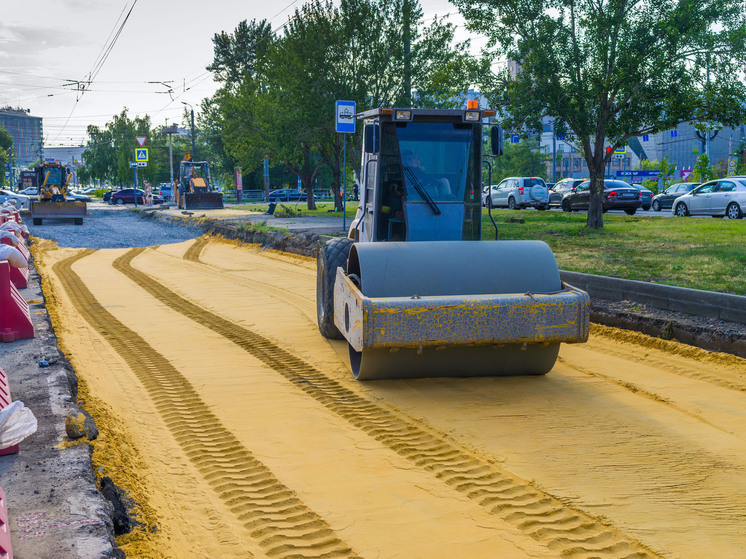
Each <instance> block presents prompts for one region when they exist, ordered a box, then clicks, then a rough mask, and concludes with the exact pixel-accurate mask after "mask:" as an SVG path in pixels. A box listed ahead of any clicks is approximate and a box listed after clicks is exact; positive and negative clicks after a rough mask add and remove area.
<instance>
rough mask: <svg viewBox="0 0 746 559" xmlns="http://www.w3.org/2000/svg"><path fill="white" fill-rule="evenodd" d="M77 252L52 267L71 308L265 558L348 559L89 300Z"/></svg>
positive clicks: (134, 338)
mask: <svg viewBox="0 0 746 559" xmlns="http://www.w3.org/2000/svg"><path fill="white" fill-rule="evenodd" d="M93 252H94V251H93V250H90V249H89V250H85V251H83V252H81V253H80V254H77V255H75V256H72V257H70V258H67V259H65V260H62V261H60V262H58V263H56V264H54V266H53V268H52V269H53V271H54V273H55V274H56V275H57V276H58V277H59V278H60V281H61V282H62V284H63V286H64V288H65V289H66V291H67V293H68V295H69V296H70V299H71V301H72V302H73V305H74V306H75V308H76V309H77V310H78V312H79V313H80V314H81V315H82V316H83V318H84V319H85V320H86V321H87V322H88V323H89V324H90V325H91V326H92V327H93V328H95V329H96V330H97V331H98V332H100V333H101V334H102V336H104V338H105V339H106V340H107V342H108V343H109V344H110V345H111V346H112V347H113V348H114V349H115V350H116V351H117V353H119V354H120V355H121V356H122V358H123V359H124V360H125V361H126V362H127V364H128V366H129V367H130V368H131V369H132V371H133V373H134V374H135V375H136V376H137V378H138V380H139V381H140V382H141V383H142V385H143V386H144V387H145V389H146V390H147V392H148V394H149V395H150V397H151V398H152V400H153V403H154V405H155V407H156V409H157V410H158V414H159V416H160V417H161V419H162V420H163V422H164V423H165V424H166V426H167V427H168V429H169V431H170V432H171V433H172V435H173V436H174V438H175V439H176V441H177V442H178V443H179V445H180V446H181V447H182V449H183V450H184V453H185V454H186V455H187V457H188V458H189V460H190V461H191V462H192V463H193V464H195V466H196V467H197V469H198V471H199V472H200V473H201V474H202V476H203V477H204V478H205V480H206V481H207V483H208V484H209V486H210V487H211V488H212V489H213V491H215V493H216V494H217V495H218V496H219V497H220V499H221V500H222V501H223V502H224V503H225V504H226V505H227V506H228V508H229V509H230V510H231V511H232V512H233V513H234V514H235V515H236V517H237V518H238V519H239V520H240V521H241V522H242V523H243V525H244V527H245V528H246V529H247V530H248V531H249V533H250V535H251V537H253V538H254V539H256V540H257V541H258V543H259V544H260V545H261V546H262V548H263V549H265V550H266V553H267V555H269V556H273V557H287V558H289V557H301V556H302V557H319V558H321V557H324V558H335V557H354V556H356V555H355V553H354V552H353V551H352V550H351V548H350V547H349V546H348V545H346V544H345V543H344V542H342V541H341V540H340V539H339V538H338V537H337V536H336V534H335V533H334V531H333V530H332V529H331V528H330V527H329V526H328V524H327V523H326V522H325V521H324V520H323V519H322V518H321V517H320V516H319V515H318V514H316V513H315V512H313V511H312V510H311V509H309V508H308V507H307V506H306V505H304V504H303V503H302V502H301V501H300V499H298V497H297V496H296V495H295V493H294V492H293V491H292V490H290V489H289V488H287V487H285V486H284V485H283V484H282V483H281V482H280V481H279V480H278V479H277V478H276V477H275V476H274V475H273V474H272V472H271V471H270V470H269V469H268V468H267V467H266V466H265V465H264V464H263V463H261V462H260V461H259V460H257V459H256V458H254V456H253V455H252V454H251V453H250V452H249V451H248V450H247V449H246V448H244V447H243V446H242V445H241V443H240V442H239V441H238V439H236V437H235V436H234V435H233V434H232V433H231V432H230V431H229V430H228V429H226V428H225V427H224V426H223V425H222V424H221V423H220V421H219V420H218V418H217V417H216V416H215V415H214V414H213V413H212V412H211V411H210V409H209V407H208V406H207V405H206V404H205V402H204V401H202V399H201V398H200V396H199V394H198V392H197V391H196V390H195V389H194V388H193V387H192V385H191V384H190V383H189V381H188V380H187V379H186V378H184V376H183V375H182V374H181V373H180V372H179V371H178V370H177V369H176V368H174V366H173V365H171V363H170V362H169V361H168V360H167V359H166V358H165V357H164V356H163V355H161V354H160V353H158V352H156V351H155V350H154V349H153V348H152V347H151V346H149V345H148V343H147V342H146V341H145V340H144V339H143V338H142V337H140V336H139V335H138V334H137V333H136V332H134V331H133V330H131V329H129V328H128V327H127V326H125V325H124V324H122V323H121V322H120V321H118V320H117V319H116V318H115V317H114V316H113V315H112V314H111V313H109V312H108V311H106V310H105V309H104V308H103V307H102V306H101V305H100V304H99V303H98V302H97V301H96V299H95V298H94V296H93V294H92V293H91V292H90V291H89V290H88V288H87V287H86V286H85V284H84V283H83V281H82V280H81V278H80V277H79V276H78V275H77V274H76V273H75V272H74V271H73V270H72V265H73V264H74V263H75V262H77V261H78V260H80V259H81V258H84V257H86V256H88V255H89V254H91V253H93Z"/></svg>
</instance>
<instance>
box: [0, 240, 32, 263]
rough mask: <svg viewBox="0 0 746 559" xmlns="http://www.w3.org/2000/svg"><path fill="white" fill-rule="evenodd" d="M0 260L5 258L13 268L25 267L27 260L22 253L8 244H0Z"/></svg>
mask: <svg viewBox="0 0 746 559" xmlns="http://www.w3.org/2000/svg"><path fill="white" fill-rule="evenodd" d="M0 260H7V261H8V264H10V265H11V266H12V267H13V268H27V267H28V261H27V260H26V258H24V256H23V254H21V253H20V251H19V250H18V249H16V248H13V247H12V246H10V245H6V244H0Z"/></svg>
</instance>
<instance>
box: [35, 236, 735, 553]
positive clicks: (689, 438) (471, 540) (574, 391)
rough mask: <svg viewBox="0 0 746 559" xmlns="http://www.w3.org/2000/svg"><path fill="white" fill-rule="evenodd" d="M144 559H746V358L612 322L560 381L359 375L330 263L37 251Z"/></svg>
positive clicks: (249, 253)
mask: <svg viewBox="0 0 746 559" xmlns="http://www.w3.org/2000/svg"><path fill="white" fill-rule="evenodd" d="M35 250H36V264H37V267H38V268H39V269H40V271H41V272H42V275H43V277H45V281H46V285H45V292H46V295H47V298H48V305H49V308H50V314H51V315H52V316H53V320H54V323H55V328H56V331H57V335H58V336H59V338H60V341H61V344H62V346H63V349H64V351H65V352H66V353H67V354H68V357H69V359H70V360H71V361H72V363H73V365H74V366H75V369H76V371H77V374H78V376H79V378H80V380H81V386H82V391H81V394H82V395H83V397H84V398H85V403H84V405H85V407H86V408H87V409H88V410H89V411H90V412H91V413H92V414H93V415H94V417H95V418H96V420H97V424H98V426H99V428H100V429H101V432H102V435H101V437H100V438H99V439H98V440H97V441H96V442H95V452H94V461H95V465H96V467H97V468H98V469H99V474H100V475H108V476H110V477H111V478H113V479H114V481H115V482H116V483H117V484H118V485H119V486H120V487H122V488H123V489H125V490H126V491H128V493H129V495H130V496H131V497H132V499H133V500H134V502H135V504H136V510H137V513H138V520H139V522H140V523H141V525H140V526H138V528H137V529H136V530H135V531H134V532H132V533H131V534H128V535H125V536H121V537H120V538H119V543H120V545H121V546H122V548H123V549H124V550H125V551H126V552H127V555H128V557H152V558H161V557H163V558H172V557H187V556H191V555H193V553H194V552H195V551H199V554H200V555H201V556H204V557H236V558H245V557H368V558H371V557H380V558H387V559H388V558H394V557H401V558H420V557H422V558H425V557H427V558H433V557H444V558H445V557H447V558H453V557H470V558H482V557H483V558H495V557H501V558H503V557H506V558H510V557H560V556H572V557H602V558H604V557H659V556H660V557H746V532H744V530H743V529H742V527H743V525H744V521H745V520H746V475H744V474H745V473H746V472H744V469H745V468H746V452H745V451H746V405H745V404H746V393H745V392H746V378H744V375H745V374H746V362H745V361H744V360H741V359H738V358H734V357H730V356H722V355H713V354H708V353H706V352H703V351H699V350H695V349H691V348H686V347H684V346H680V345H678V344H675V343H671V342H660V341H653V340H651V339H649V338H646V337H644V336H641V335H633V334H629V333H625V332H622V331H618V330H612V329H607V328H602V327H594V328H593V331H592V335H591V339H590V341H589V342H588V343H587V344H584V345H576V346H567V345H565V346H563V347H562V349H561V351H560V360H559V362H558V363H557V365H556V366H555V368H554V369H553V370H552V372H551V373H550V374H548V375H547V376H545V377H538V378H495V379H425V380H411V381H379V382H370V383H359V382H357V381H355V380H354V379H353V378H352V375H351V374H350V373H349V370H348V365H347V362H346V359H347V357H346V353H347V349H346V346H345V345H344V343H342V342H330V341H327V340H325V339H323V338H322V337H321V336H320V335H319V333H318V330H317V328H316V321H315V262H314V261H312V260H310V259H307V258H303V257H294V256H290V255H282V254H278V253H275V252H271V251H262V250H261V249H259V248H258V247H254V246H248V245H242V244H237V243H231V242H227V241H224V240H220V239H216V238H211V239H207V238H201V239H198V240H196V241H189V242H185V243H180V244H175V245H163V246H159V247H150V248H138V249H132V250H125V249H122V250H98V251H93V250H77V249H59V248H57V247H56V246H55V245H53V244H52V243H50V242H48V241H40V242H39V243H38V244H37V246H36V248H35Z"/></svg>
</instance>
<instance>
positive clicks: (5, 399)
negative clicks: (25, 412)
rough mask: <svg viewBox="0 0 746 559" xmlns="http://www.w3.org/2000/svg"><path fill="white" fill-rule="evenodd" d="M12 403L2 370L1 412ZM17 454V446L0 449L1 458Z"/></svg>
mask: <svg viewBox="0 0 746 559" xmlns="http://www.w3.org/2000/svg"><path fill="white" fill-rule="evenodd" d="M12 401H13V398H11V396H10V383H9V382H8V375H6V374H5V371H3V370H2V369H0V410H2V409H5V407H6V406H9V405H10V403H11V402H12ZM16 452H18V445H17V444H14V445H13V446H8V447H5V448H0V456H4V455H6V454H15V453H16ZM1 557H3V554H2V553H0V558H1Z"/></svg>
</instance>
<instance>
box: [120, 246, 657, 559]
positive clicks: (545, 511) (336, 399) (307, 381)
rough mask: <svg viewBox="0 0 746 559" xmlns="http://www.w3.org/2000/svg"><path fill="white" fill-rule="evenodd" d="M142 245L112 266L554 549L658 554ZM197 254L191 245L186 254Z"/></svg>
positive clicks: (628, 556) (578, 553)
mask: <svg viewBox="0 0 746 559" xmlns="http://www.w3.org/2000/svg"><path fill="white" fill-rule="evenodd" d="M201 246H204V244H201ZM145 250H146V249H144V248H136V249H132V250H130V251H128V252H127V253H126V254H125V255H123V256H121V257H119V258H118V259H117V260H115V261H114V264H113V265H114V268H115V269H117V270H118V271H120V272H121V273H123V274H124V275H125V276H127V277H128V278H129V279H131V280H132V281H133V282H135V283H136V284H137V285H139V286H140V287H141V288H142V289H144V290H146V291H147V292H148V293H149V294H150V295H152V296H153V297H155V298H156V299H158V300H159V301H161V302H162V303H164V304H165V305H167V306H169V307H170V308H171V309H173V310H175V311H177V312H179V313H181V314H183V315H184V316H186V317H187V318H189V319H191V320H193V321H194V322H197V323H198V324H200V325H202V326H204V327H205V328H208V329H210V330H212V331H214V332H216V333H217V334H219V335H221V336H222V337H224V338H226V339H228V340H231V341H232V342H234V343H235V344H237V345H238V346H239V347H241V348H242V349H244V350H245V351H246V352H248V353H249V354H251V355H252V356H254V357H255V358H256V359H258V360H260V361H261V362H263V363H264V364H265V365H266V366H268V367H269V368H271V369H273V370H274V371H276V372H277V373H279V374H280V375H282V376H283V377H285V378H286V379H287V380H288V381H290V382H292V383H293V384H295V385H296V386H297V387H298V388H300V389H301V390H303V391H304V392H305V393H306V394H308V395H309V396H311V397H313V398H314V399H315V400H317V401H318V402H319V403H321V404H322V405H324V406H325V407H326V408H327V409H329V410H330V411H332V412H334V413H335V414H337V415H338V416H340V417H341V418H343V419H345V420H346V421H348V422H349V423H350V424H351V425H353V426H355V427H357V428H358V429H360V430H361V431H363V432H365V433H367V434H368V435H370V436H371V437H372V438H374V439H375V440H376V441H378V442H379V443H381V444H382V445H384V446H386V447H388V448H390V449H392V450H393V451H395V452H397V453H398V454H399V455H401V456H403V457H405V458H406V459H408V460H409V461H411V462H412V463H413V464H415V465H416V466H417V467H419V468H422V469H424V470H426V471H429V472H431V473H432V474H433V475H434V476H435V477H436V478H438V479H440V480H442V481H443V482H444V483H446V484H447V485H449V486H450V487H452V488H453V489H455V490H456V491H458V492H460V493H461V494H463V495H465V496H467V497H469V498H470V499H472V500H473V501H475V502H476V503H478V504H479V505H480V506H482V507H484V508H485V509H486V510H487V511H488V512H490V513H492V514H494V515H496V516H497V517H499V518H501V519H503V520H504V521H506V522H509V523H510V524H512V525H514V526H516V527H517V528H518V529H519V530H520V531H521V532H523V533H525V534H527V535H529V536H531V537H532V538H534V539H535V540H536V541H538V542H539V543H541V544H542V545H545V546H546V547H547V548H548V549H550V550H552V551H553V552H556V553H558V554H560V555H562V556H570V555H571V556H573V557H579V558H591V557H597V558H602V559H605V558H625V559H633V558H646V557H658V555H657V554H655V553H654V552H652V551H651V550H649V549H647V548H646V547H644V546H643V545H642V544H641V543H640V542H637V541H636V540H634V539H632V538H629V537H627V536H625V535H624V534H622V533H621V532H620V531H619V530H617V529H616V528H614V527H613V526H609V525H607V524H605V523H604V522H602V521H600V520H599V519H597V518H593V517H592V516H590V515H587V514H585V513H584V512H582V511H580V510H577V509H575V508H573V507H571V506H568V505H566V504H565V503H563V502H562V501H561V500H559V499H558V498H556V497H554V496H552V495H550V494H548V493H546V492H544V491H542V490H540V489H538V488H536V487H535V486H533V485H532V484H531V483H530V482H528V481H526V480H523V479H520V478H518V477H516V476H514V475H512V474H511V473H510V472H507V471H505V470H502V469H500V468H498V467H497V466H496V465H495V464H493V463H491V462H489V461H488V460H485V459H483V458H480V457H477V456H474V455H473V454H472V453H470V452H468V451H466V450H464V449H462V448H460V447H459V446H457V445H456V444H455V443H453V442H451V441H449V440H448V439H447V438H446V437H445V436H443V435H441V434H439V433H437V432H435V431H434V430H429V429H427V428H425V427H422V426H421V425H420V424H417V423H415V422H412V421H408V420H406V419H404V418H402V417H400V416H398V415H396V414H394V413H393V412H391V411H389V410H387V409H385V408H383V407H380V406H378V405H376V404H375V403H373V402H371V401H369V400H368V399H366V398H364V397H363V396H361V395H360V394H358V393H356V392H354V391H352V390H350V389H348V388H346V387H344V386H342V385H341V384H340V383H339V382H337V381H335V380H333V379H331V378H329V377H328V376H327V375H325V374H324V373H322V372H321V371H320V370H318V369H317V368H315V367H314V366H312V365H310V364H309V363H306V362H305V361H303V360H302V359H300V358H298V357H296V356H295V355H293V354H292V353H290V352H288V351H287V350H285V349H283V348H282V347H279V346H278V345H276V344H274V343H272V342H271V341H270V340H268V339H266V338H264V337H263V336H261V335H260V334H257V333H256V332H253V331H251V330H249V329H247V328H245V327H243V326H241V325H238V324H235V323H233V322H230V321H228V320H226V319H224V318H223V317H221V316H218V315H216V314H214V313H212V312H211V311H209V310H207V309H205V308H202V307H200V306H198V305H197V304H195V303H192V302H191V301H188V300H187V299H184V298H183V297H181V296H179V295H178V294H176V293H175V292H173V291H171V290H170V289H169V288H168V287H167V286H166V285H163V284H161V283H159V282H158V280H157V278H154V277H152V276H149V275H147V274H146V273H144V272H141V271H140V270H137V269H136V268H134V267H133V266H132V260H133V259H134V258H136V257H137V256H138V255H139V254H141V253H142V252H144V251H145ZM198 257H199V251H198V250H196V249H195V251H193V252H192V253H191V254H190V258H198Z"/></svg>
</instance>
